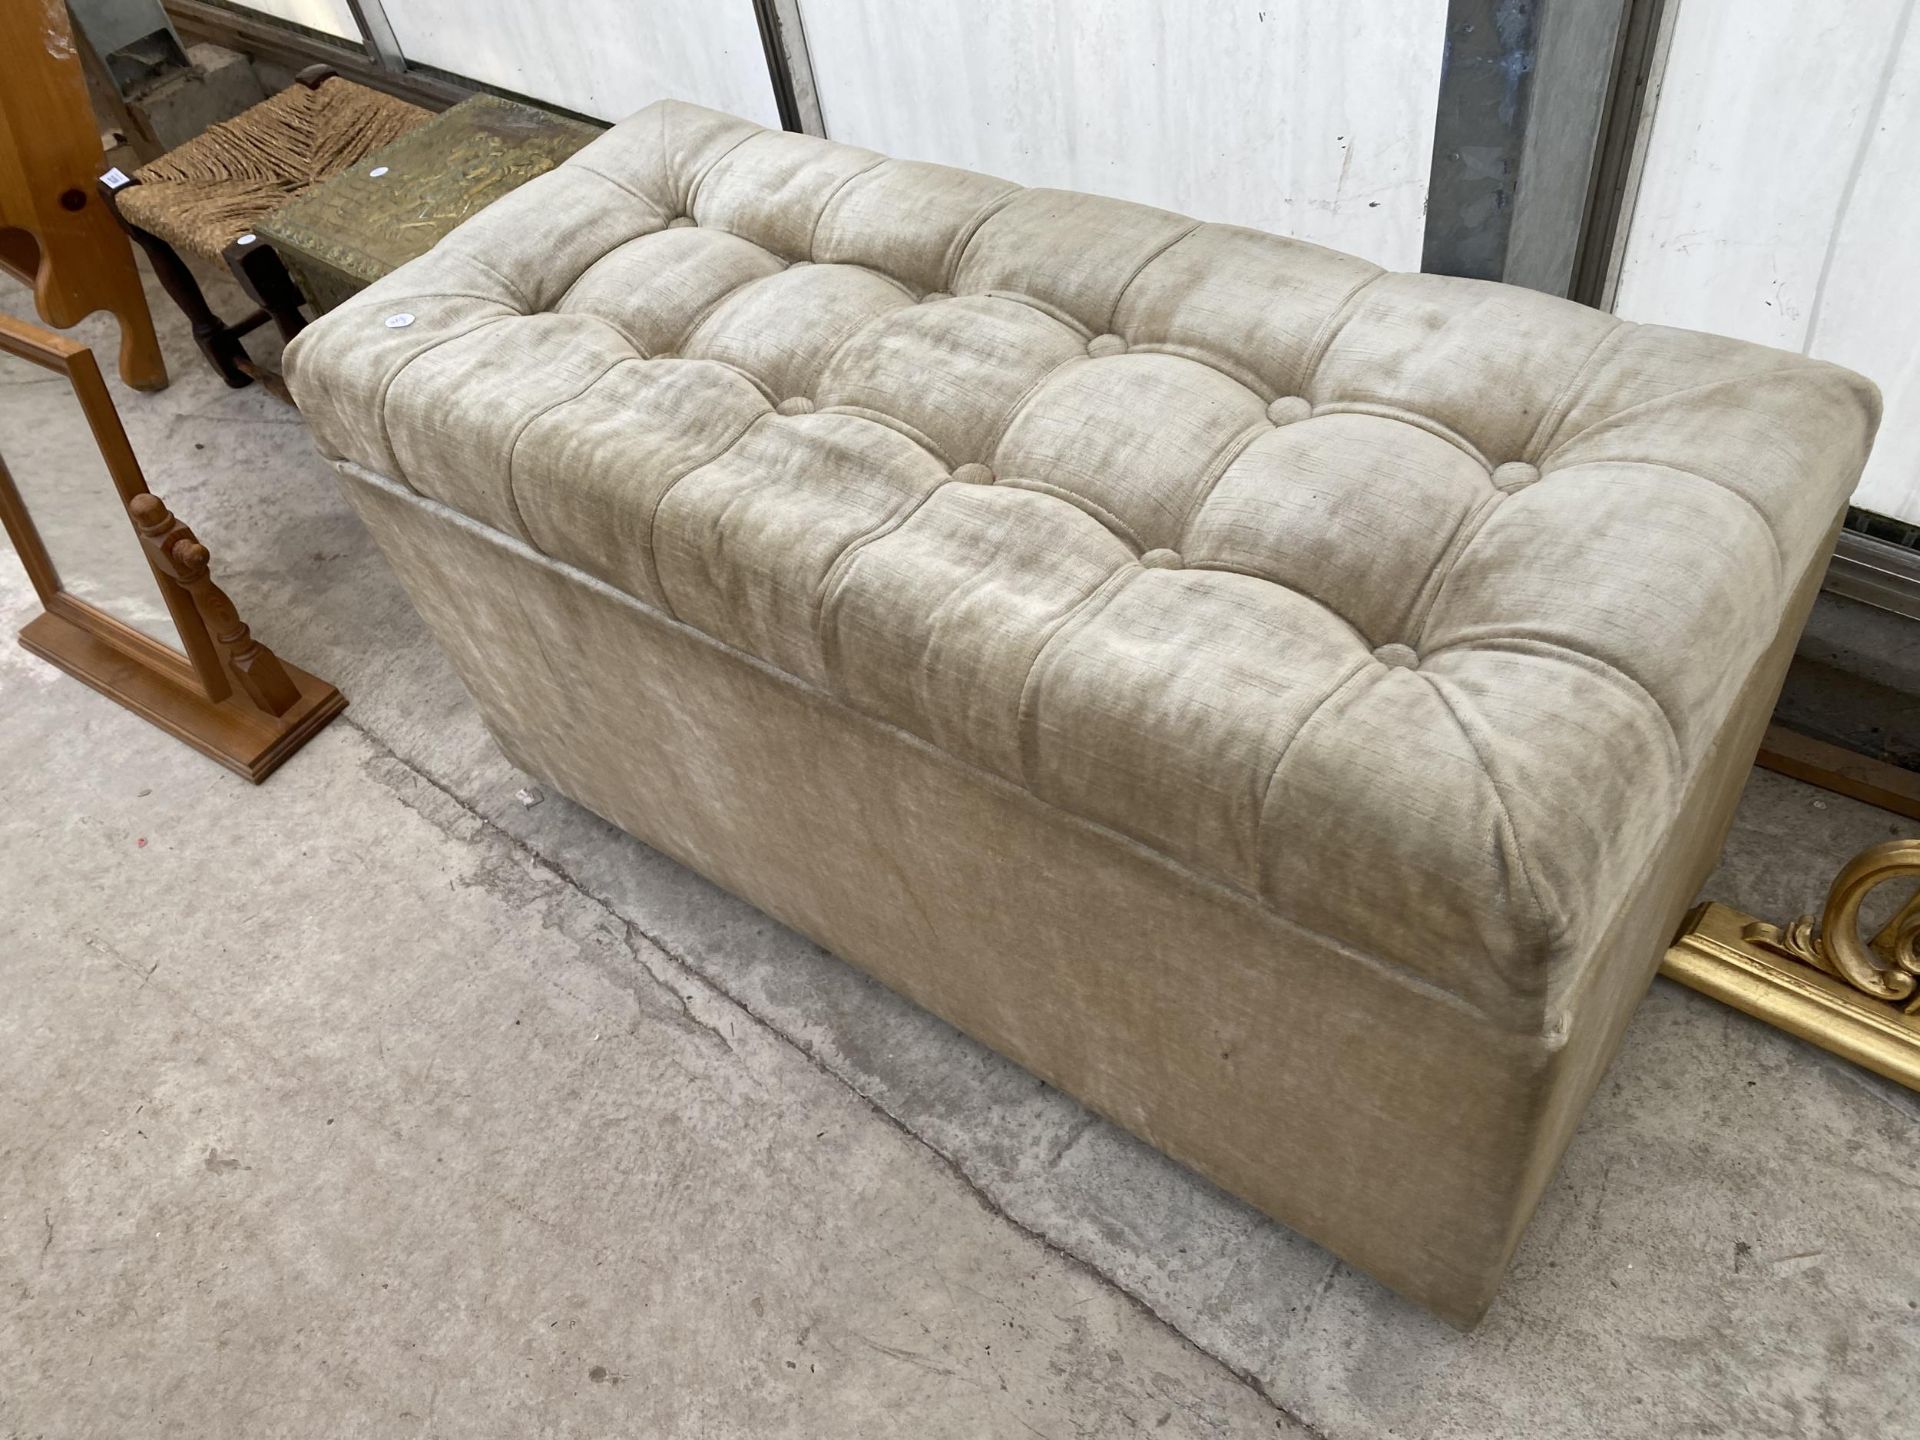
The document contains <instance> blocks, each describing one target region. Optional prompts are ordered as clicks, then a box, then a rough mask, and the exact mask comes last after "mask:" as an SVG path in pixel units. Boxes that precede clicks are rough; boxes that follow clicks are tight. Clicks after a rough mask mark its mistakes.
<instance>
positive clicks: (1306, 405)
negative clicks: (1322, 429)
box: [1267, 395, 1319, 434]
mask: <svg viewBox="0 0 1920 1440" xmlns="http://www.w3.org/2000/svg"><path fill="white" fill-rule="evenodd" d="M1312 414H1313V402H1312V401H1311V400H1309V399H1307V397H1306V396H1304V395H1282V396H1281V397H1280V398H1279V399H1278V400H1276V401H1274V402H1273V403H1272V404H1271V405H1269V406H1267V419H1269V420H1271V421H1272V422H1273V423H1274V424H1276V425H1291V424H1293V423H1294V421H1296V420H1305V419H1307V418H1308V417H1309V416H1311V415H1312ZM1314 433H1316V434H1318V433H1319V432H1318V431H1316V432H1314Z"/></svg>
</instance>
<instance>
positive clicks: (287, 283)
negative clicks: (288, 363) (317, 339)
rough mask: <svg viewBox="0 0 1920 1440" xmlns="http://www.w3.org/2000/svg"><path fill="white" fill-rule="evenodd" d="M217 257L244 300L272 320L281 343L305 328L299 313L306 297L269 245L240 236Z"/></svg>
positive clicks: (255, 237) (256, 238)
mask: <svg viewBox="0 0 1920 1440" xmlns="http://www.w3.org/2000/svg"><path fill="white" fill-rule="evenodd" d="M220 253H221V258H222V259H224V260H225V261H226V262H227V268H228V269H229V270H231V271H233V278H234V279H235V280H237V281H239V282H240V288H241V289H242V290H244V291H245V292H246V293H247V296H248V298H249V299H251V300H252V301H253V302H254V303H255V304H256V305H258V306H259V307H260V308H261V309H263V310H265V311H266V312H267V314H269V315H271V316H272V317H273V323H274V324H275V325H276V326H278V327H279V330H280V338H281V339H282V340H291V339H292V338H293V337H294V336H296V335H298V334H299V333H300V332H301V331H302V330H304V329H305V328H306V325H307V318H306V316H304V315H302V314H301V313H300V307H301V305H302V304H304V303H305V301H306V297H305V296H304V295H302V294H301V293H300V287H299V286H298V285H295V284H294V283H293V277H292V276H291V275H289V274H288V273H287V267H286V265H285V264H284V263H283V262H282V261H281V259H280V257H279V255H277V254H276V253H274V248H273V247H272V246H271V245H269V244H268V243H267V242H266V241H264V240H262V239H260V238H259V237H257V236H254V235H242V236H241V237H240V238H239V239H237V240H235V241H234V242H233V243H232V244H231V245H229V246H227V248H226V249H225V250H223V251H221V252H220Z"/></svg>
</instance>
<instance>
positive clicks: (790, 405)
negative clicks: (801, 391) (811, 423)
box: [774, 395, 813, 415]
mask: <svg viewBox="0 0 1920 1440" xmlns="http://www.w3.org/2000/svg"><path fill="white" fill-rule="evenodd" d="M774 408H775V409H776V410H778V411H779V412H780V413H781V414H782V415H811V414H812V413H813V401H811V400H809V399H807V397H806V396H804V395H794V396H792V397H790V398H788V399H786V400H782V401H781V402H780V403H779V404H778V405H776V406H775V407H774Z"/></svg>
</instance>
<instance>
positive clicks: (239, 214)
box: [120, 76, 433, 264]
mask: <svg viewBox="0 0 1920 1440" xmlns="http://www.w3.org/2000/svg"><path fill="white" fill-rule="evenodd" d="M432 118H433V116H432V112H431V111H428V110H423V109H421V108H420V107H419V106H418V105H409V104H408V103H407V102H406V101H404V100H398V99H395V98H394V97H393V96H391V95H384V94H382V93H381V92H380V91H378V90H369V89H368V88H367V87H366V86H364V85H355V84H354V83H353V82H351V81H349V80H342V79H340V78H339V77H338V76H334V77H332V78H331V79H328V80H325V81H323V82H322V83H320V84H318V85H315V86H311V87H309V86H307V85H298V84H297V85H290V86H288V87H287V88H286V89H285V90H282V91H281V92H280V93H279V94H277V95H274V96H271V97H269V98H268V99H266V100H263V101H261V102H260V103H259V104H258V105H255V106H252V107H251V108H250V109H248V110H246V111H243V112H242V113H241V114H239V115H236V116H235V117H234V118H233V119H231V120H223V121H221V122H220V123H219V124H217V125H214V126H211V127H209V128H208V129H207V130H205V131H203V132H202V133H201V134H199V135H196V136H195V137H194V138H193V139H191V140H189V141H187V142H186V143H185V144H184V145H180V146H177V147H176V148H174V149H172V150H169V151H168V152H167V153H166V154H165V155H162V156H161V157H160V158H159V159H157V160H154V161H152V162H150V163H149V164H146V165H144V166H142V167H141V168H140V169H139V170H138V171H136V172H135V177H136V178H137V179H138V180H139V181H140V184H139V186H138V187H137V188H135V189H131V190H128V191H127V192H126V193H125V195H124V196H123V197H122V198H121V200H120V211H121V213H122V214H123V215H124V216H125V217H126V218H127V220H129V221H130V222H132V223H133V224H135V225H138V226H140V227H141V228H142V229H144V230H147V231H150V232H152V233H153V234H155V235H158V236H160V237H161V238H162V239H163V240H165V241H167V243H168V244H170V245H174V246H177V247H179V248H180V249H182V250H186V251H189V252H191V253H193V254H196V255H200V256H202V257H204V258H205V259H208V260H211V261H213V262H215V263H216V264H217V263H219V262H220V261H221V259H222V255H223V252H224V251H225V250H226V248H227V246H229V245H231V244H232V243H233V242H234V240H235V239H236V238H237V237H238V236H240V235H242V234H244V233H246V232H247V231H249V230H251V229H252V228H253V226H254V224H255V222H257V221H258V220H260V219H261V218H262V217H263V216H265V215H268V214H270V213H271V212H272V211H274V210H277V209H278V208H279V207H280V206H282V205H284V204H286V203H287V202H288V201H289V200H292V199H295V198H296V197H298V196H300V195H304V194H305V193H306V192H307V191H308V190H311V189H312V188H313V187H314V186H315V185H318V184H319V183H320V182H321V181H322V180H326V179H328V178H329V177H331V176H334V175H337V174H339V173H340V172H341V171H342V170H345V169H346V168H347V167H348V166H350V165H356V164H358V163H359V162H360V161H362V160H364V159H366V157H367V156H369V155H371V154H373V152H374V151H376V150H379V149H380V148H381V147H383V146H385V145H388V144H390V143H392V142H393V141H394V140H397V139H399V138H400V136H402V135H404V134H406V133H407V132H408V131H409V130H412V129H413V128H415V127H416V126H418V125H422V124H424V123H426V121H428V120H430V119H432Z"/></svg>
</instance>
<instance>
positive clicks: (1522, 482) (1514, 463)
mask: <svg viewBox="0 0 1920 1440" xmlns="http://www.w3.org/2000/svg"><path fill="white" fill-rule="evenodd" d="M1539 478H1540V467H1539V466H1538V465H1529V464H1528V463H1527V462H1526V461H1524V460H1509V461H1507V463H1506V464H1504V465H1500V466H1497V467H1495V469H1494V472H1493V487H1494V489H1496V490H1505V491H1508V492H1509V493H1511V492H1512V491H1515V490H1518V489H1520V488H1521V487H1523V486H1526V485H1531V484H1533V482H1534V481H1536V480H1538V479H1539Z"/></svg>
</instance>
